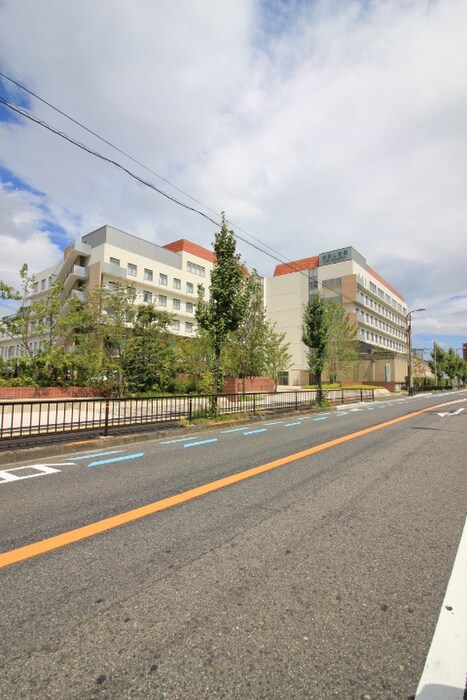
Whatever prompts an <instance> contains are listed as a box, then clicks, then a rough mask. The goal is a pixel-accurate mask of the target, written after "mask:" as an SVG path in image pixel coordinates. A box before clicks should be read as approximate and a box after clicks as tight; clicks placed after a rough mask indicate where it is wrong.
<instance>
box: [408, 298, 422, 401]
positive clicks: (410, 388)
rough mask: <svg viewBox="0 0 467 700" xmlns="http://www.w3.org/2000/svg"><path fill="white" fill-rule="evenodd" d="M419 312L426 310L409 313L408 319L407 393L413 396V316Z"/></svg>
mask: <svg viewBox="0 0 467 700" xmlns="http://www.w3.org/2000/svg"><path fill="white" fill-rule="evenodd" d="M417 311H426V309H425V308H422V309H413V310H412V311H409V313H408V314H407V316H406V317H405V318H406V323H407V393H408V395H409V396H412V393H413V389H412V314H414V313H416V312H417Z"/></svg>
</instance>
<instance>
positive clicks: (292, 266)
mask: <svg viewBox="0 0 467 700" xmlns="http://www.w3.org/2000/svg"><path fill="white" fill-rule="evenodd" d="M0 76H2V77H3V78H6V79H7V80H9V81H10V82H12V83H14V84H15V85H17V86H18V87H20V88H22V89H23V90H25V91H26V92H28V93H29V94H31V95H33V96H34V97H36V98H37V99H38V100H40V101H41V102H43V103H44V104H46V105H47V106H49V107H51V109H53V110H55V111H56V112H58V113H60V114H61V115H63V116H64V117H66V118H67V119H69V120H70V121H72V122H74V123H75V124H77V125H78V126H80V127H81V128H83V129H85V130H86V131H87V132H89V133H91V134H92V135H93V136H96V138H98V139H100V140H101V141H103V142H104V143H106V144H107V145H109V146H110V147H111V148H114V149H115V150H117V151H118V152H119V153H121V154H122V155H124V156H125V157H127V158H129V159H130V160H132V161H133V162H135V163H137V164H138V165H140V166H141V167H143V168H145V169H146V170H148V171H149V172H151V173H153V174H154V175H156V177H159V178H160V179H162V180H164V182H166V183H167V184H169V185H170V186H171V187H174V188H175V189H177V190H178V191H179V192H181V193H182V194H185V195H186V196H187V197H189V198H190V199H192V200H193V201H195V202H196V203H198V204H200V205H201V206H203V207H204V208H206V209H208V210H209V211H211V212H212V213H214V214H216V212H214V210H212V209H210V208H209V207H207V206H206V205H204V204H202V203H201V202H198V200H196V199H195V198H194V197H192V196H191V195H189V194H187V193H186V192H184V191H183V190H181V189H180V188H178V187H177V186H176V185H173V184H172V183H171V182H169V180H166V179H165V178H163V177H162V176H161V175H158V174H157V173H156V172H154V171H153V170H151V169H150V168H148V167H147V166H145V165H144V164H143V163H140V162H139V161H138V160H136V159H135V158H133V157H132V156H130V155H129V154H127V153H125V152H124V151H123V150H121V149H120V148H118V147H117V146H115V145H114V144H112V143H111V142H110V141H107V140H106V139H104V138H103V137H102V136H99V134H96V133H95V132H94V131H92V130H91V129H89V128H88V127H86V126H84V125H83V124H81V123H80V122H79V121H77V120H76V119H74V118H73V117H70V116H69V115H68V114H66V113H65V112H63V111H62V110H60V109H58V108H57V107H54V106H53V105H51V104H50V103H49V102H47V101H46V100H44V99H43V98H41V97H39V96H38V95H36V94H35V93H33V92H32V91H31V90H29V89H28V88H26V87H25V86H23V85H21V84H20V83H18V82H16V81H15V80H13V79H12V78H9V77H8V76H6V75H5V74H4V73H2V72H1V71H0ZM0 103H2V104H4V105H5V106H6V107H8V108H9V109H11V110H12V111H14V112H16V113H18V114H20V115H21V116H23V117H24V118H25V119H29V120H30V121H32V122H34V123H35V124H38V125H39V126H42V127H43V128H45V129H47V130H48V131H50V132H52V133H54V134H56V135H57V136H60V137H61V138H63V139H64V140H65V141H68V142H69V143H71V144H73V145H74V146H77V147H78V148H81V149H82V150H84V151H86V152H87V153H89V154H90V155H93V156H95V157H96V158H99V159H100V160H102V161H105V162H107V163H109V164H111V165H114V166H115V167H116V168H119V169H120V170H122V171H123V172H125V173H126V174H127V175H129V176H130V177H132V178H133V179H135V180H136V181H138V182H139V183H141V184H142V185H145V186H146V187H149V188H150V189H152V190H154V191H155V192H157V193H158V194H161V195H162V196H163V197H166V198H167V199H169V200H170V201H172V202H174V203H175V204H178V205H179V206H181V207H183V208H184V209H187V210H188V211H192V212H194V213H196V214H199V215H200V216H202V217H204V218H205V219H207V220H208V221H210V222H211V223H213V224H214V225H215V226H219V227H220V226H221V224H220V223H219V222H218V221H215V220H214V219H213V218H212V217H210V216H208V215H207V214H205V213H204V212H202V211H200V210H199V209H196V208H195V207H191V206H189V205H188V204H185V203H184V202H182V201H180V200H179V199H177V198H176V197H173V196H172V195H170V194H168V193H167V192H164V190H161V189H160V188H158V187H156V186H155V185H154V184H153V183H151V182H148V181H147V180H144V179H143V178H141V177H140V176H139V175H136V173H133V172H132V171H131V170H128V168H126V167H125V166H124V165H122V164H121V163H118V162H117V161H115V160H113V159H112V158H109V157H107V156H104V155H103V154H101V153H98V152H97V151H94V150H93V149H91V148H90V147H88V146H86V145H85V144H83V143H81V142H80V141H77V140H76V139H74V138H72V137H71V136H69V135H68V134H65V133H64V132H62V131H60V130H59V129H56V128H55V127H53V126H51V125H50V124H48V123H47V122H45V121H43V120H41V119H38V118H37V117H34V116H33V115H32V114H30V113H29V112H27V111H26V110H25V109H23V108H21V107H18V106H17V105H13V104H12V103H10V102H9V101H8V100H6V99H5V98H3V97H1V96H0ZM229 223H230V224H231V225H233V226H235V224H234V223H233V222H231V221H230V222H229ZM236 228H237V229H239V230H241V231H242V232H243V233H245V235H247V236H250V238H252V239H253V240H256V241H257V242H258V243H260V244H261V246H263V247H261V248H260V247H259V246H257V245H255V244H254V243H252V242H251V241H248V240H246V239H245V238H243V237H242V236H240V234H238V233H236V232H235V231H232V233H233V235H234V236H235V237H236V238H237V239H238V240H240V241H242V242H243V243H245V244H246V245H249V246H251V247H252V248H254V249H255V250H257V251H258V252H260V253H263V255H267V256H268V257H270V258H272V259H273V260H275V261H276V262H278V263H280V264H281V265H285V266H287V267H289V268H290V269H291V270H293V271H294V272H298V273H299V274H301V275H303V276H304V277H306V278H307V279H308V277H309V276H308V274H307V272H306V271H305V270H303V269H301V268H299V267H298V266H297V263H296V262H294V261H291V260H288V259H287V258H285V260H284V256H280V253H278V251H276V250H275V249H274V248H271V247H270V246H268V245H267V244H265V243H263V242H262V241H261V240H259V239H257V238H255V237H254V236H252V235H251V234H249V233H248V232H246V231H244V230H243V229H241V228H240V227H238V226H237V227H236ZM265 248H267V249H268V250H270V251H272V252H268V251H267V250H265ZM321 287H323V284H322V283H321ZM340 296H341V297H342V298H345V299H347V300H348V301H350V302H354V300H353V299H351V297H349V296H347V295H346V294H342V293H341V295H340Z"/></svg>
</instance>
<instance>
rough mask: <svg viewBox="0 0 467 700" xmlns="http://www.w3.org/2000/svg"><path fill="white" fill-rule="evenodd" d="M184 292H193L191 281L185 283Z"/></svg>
mask: <svg viewBox="0 0 467 700" xmlns="http://www.w3.org/2000/svg"><path fill="white" fill-rule="evenodd" d="M186 293H187V294H193V283H192V282H187V283H186Z"/></svg>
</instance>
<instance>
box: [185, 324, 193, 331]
mask: <svg viewBox="0 0 467 700" xmlns="http://www.w3.org/2000/svg"><path fill="white" fill-rule="evenodd" d="M185 332H186V333H193V324H192V323H190V322H189V321H186V322H185Z"/></svg>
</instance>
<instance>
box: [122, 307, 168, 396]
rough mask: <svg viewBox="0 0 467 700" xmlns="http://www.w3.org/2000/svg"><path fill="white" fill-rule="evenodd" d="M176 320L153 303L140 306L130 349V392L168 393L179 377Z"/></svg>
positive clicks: (127, 365)
mask: <svg viewBox="0 0 467 700" xmlns="http://www.w3.org/2000/svg"><path fill="white" fill-rule="evenodd" d="M171 320H172V317H171V315H170V314H169V313H167V312H166V311H158V310H157V309H156V308H155V307H154V306H153V304H148V305H147V306H146V305H141V306H138V309H137V311H136V317H135V322H134V328H133V336H132V337H131V338H130V339H129V341H128V345H127V349H126V361H125V383H126V386H127V387H128V389H129V390H130V391H134V392H136V393H143V392H148V391H158V392H162V391H167V390H168V389H169V387H170V384H171V382H172V381H173V379H174V377H175V350H174V346H173V342H172V334H171V333H170V331H169V324H170V322H171Z"/></svg>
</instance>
